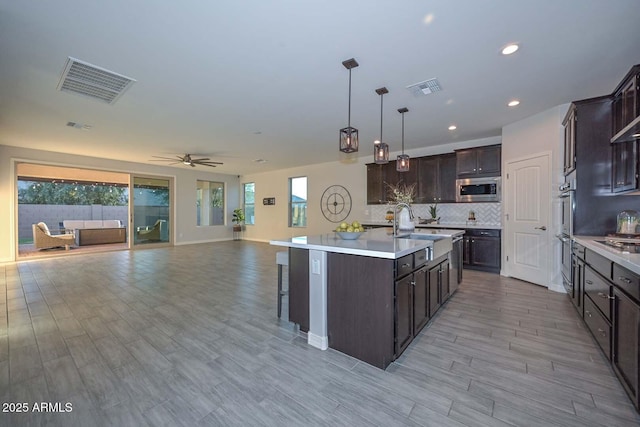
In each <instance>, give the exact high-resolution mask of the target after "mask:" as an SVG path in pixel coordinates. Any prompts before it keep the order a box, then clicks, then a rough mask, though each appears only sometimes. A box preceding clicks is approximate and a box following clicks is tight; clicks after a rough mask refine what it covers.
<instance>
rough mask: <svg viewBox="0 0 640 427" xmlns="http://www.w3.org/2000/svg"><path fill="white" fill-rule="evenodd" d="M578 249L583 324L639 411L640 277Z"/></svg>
mask: <svg viewBox="0 0 640 427" xmlns="http://www.w3.org/2000/svg"><path fill="white" fill-rule="evenodd" d="M575 247H577V248H578V250H574V253H573V257H574V261H577V263H578V264H579V265H581V267H579V268H578V271H577V272H574V276H575V275H576V274H577V275H578V278H577V279H575V281H574V286H575V287H576V288H577V287H578V286H580V288H579V289H580V291H578V290H576V294H575V295H578V297H577V298H582V307H583V310H582V312H581V313H583V314H582V317H583V319H584V322H585V324H586V326H587V328H588V329H589V331H590V332H591V334H592V335H593V338H594V340H595V341H596V342H597V343H598V346H599V347H600V348H601V349H602V352H603V354H604V355H605V356H606V357H607V359H609V360H610V361H611V364H612V366H613V370H614V372H615V373H616V375H617V376H618V378H619V379H620V382H621V383H622V385H623V387H624V388H625V390H626V391H627V394H628V395H629V397H630V398H631V401H632V402H633V404H634V405H635V406H636V408H640V393H639V391H638V387H639V386H640V275H638V274H636V273H634V272H632V271H629V270H627V269H626V268H624V267H622V266H621V265H619V264H616V263H615V262H613V261H611V260H610V259H609V258H606V257H604V256H602V255H600V254H598V253H596V252H594V251H592V250H590V249H589V248H587V249H586V250H585V248H584V246H582V245H580V244H578V243H577V242H576V243H574V248H575ZM575 295H571V294H570V295H569V297H570V298H572V300H573V299H575V298H576V296H575ZM574 304H576V303H575V302H574ZM576 305H577V304H576ZM578 311H580V310H578Z"/></svg>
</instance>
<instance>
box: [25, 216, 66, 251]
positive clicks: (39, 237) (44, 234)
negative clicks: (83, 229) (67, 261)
mask: <svg viewBox="0 0 640 427" xmlns="http://www.w3.org/2000/svg"><path fill="white" fill-rule="evenodd" d="M31 229H32V230H33V245H34V246H35V248H36V249H50V248H59V247H62V246H64V248H65V250H67V251H68V250H69V247H70V246H71V245H74V244H75V242H76V238H75V235H73V234H59V235H52V234H51V233H50V232H49V227H47V224H45V223H44V222H39V223H37V224H32V225H31Z"/></svg>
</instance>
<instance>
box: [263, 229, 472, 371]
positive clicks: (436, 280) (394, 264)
mask: <svg viewBox="0 0 640 427" xmlns="http://www.w3.org/2000/svg"><path fill="white" fill-rule="evenodd" d="M462 233H463V231H461V230H446V229H444V230H443V229H438V230H428V229H424V230H416V231H415V232H413V233H411V234H410V235H407V236H404V237H394V236H393V235H392V233H391V230H390V229H386V228H381V229H374V230H368V231H366V232H365V233H363V234H362V236H360V238H359V239H357V240H342V239H341V238H340V237H339V236H337V235H336V234H335V233H333V232H332V233H327V234H322V235H318V236H303V237H293V238H290V239H286V240H273V241H271V244H272V245H277V246H285V247H288V248H289V310H290V314H289V320H291V321H292V322H294V323H298V324H299V325H300V329H301V330H303V331H307V341H308V343H309V344H310V345H312V346H315V347H317V348H320V349H323V350H324V349H327V348H328V347H331V348H333V349H336V350H338V351H341V352H343V353H346V354H349V355H351V356H353V357H356V358H358V359H360V360H363V361H365V362H367V363H370V364H371V365H373V366H377V367H379V368H382V369H384V368H386V367H387V366H388V365H389V363H391V362H392V361H393V360H395V359H396V358H397V357H398V356H399V355H400V354H401V353H402V351H404V349H405V348H406V347H407V346H408V345H409V344H410V343H411V340H412V339H413V337H414V336H415V335H416V334H417V333H418V332H420V330H421V329H422V328H423V327H424V326H425V325H426V324H427V322H428V320H429V319H430V318H431V317H433V315H434V314H435V313H436V311H437V310H438V308H439V307H440V306H441V305H442V303H443V302H445V301H446V299H447V298H448V297H449V293H450V291H449V261H448V253H449V252H450V251H451V240H452V239H451V238H452V237H454V236H457V235H460V234H462ZM307 304H308V305H307Z"/></svg>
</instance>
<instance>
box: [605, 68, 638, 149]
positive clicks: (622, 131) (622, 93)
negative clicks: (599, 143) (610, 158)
mask: <svg viewBox="0 0 640 427" xmlns="http://www.w3.org/2000/svg"><path fill="white" fill-rule="evenodd" d="M639 92H640V65H636V66H634V67H633V68H632V69H631V70H630V71H629V73H628V74H627V76H626V77H625V78H624V79H623V80H622V82H621V83H620V84H619V85H618V87H617V88H616V90H615V91H614V93H613V108H612V110H613V111H612V112H613V135H614V136H613V141H615V142H620V141H628V140H631V139H634V138H633V136H632V135H633V134H634V133H635V132H637V130H638V126H639V124H640V96H639Z"/></svg>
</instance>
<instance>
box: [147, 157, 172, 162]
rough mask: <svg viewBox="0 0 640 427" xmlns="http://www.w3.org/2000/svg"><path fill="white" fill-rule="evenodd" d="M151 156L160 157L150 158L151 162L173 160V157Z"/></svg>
mask: <svg viewBox="0 0 640 427" xmlns="http://www.w3.org/2000/svg"><path fill="white" fill-rule="evenodd" d="M151 157H155V158H156V159H160V160H151V161H152V162H160V161H162V160H175V158H174V157H162V156H151Z"/></svg>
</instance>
